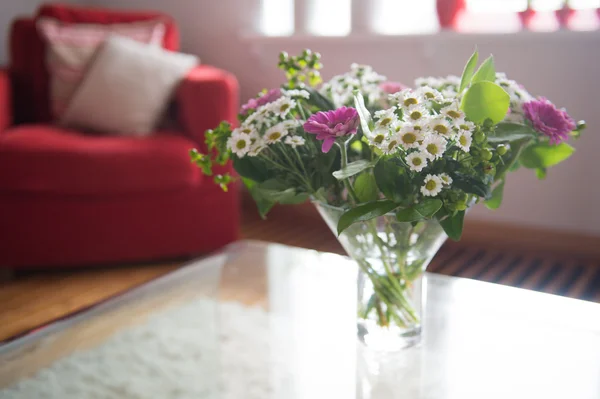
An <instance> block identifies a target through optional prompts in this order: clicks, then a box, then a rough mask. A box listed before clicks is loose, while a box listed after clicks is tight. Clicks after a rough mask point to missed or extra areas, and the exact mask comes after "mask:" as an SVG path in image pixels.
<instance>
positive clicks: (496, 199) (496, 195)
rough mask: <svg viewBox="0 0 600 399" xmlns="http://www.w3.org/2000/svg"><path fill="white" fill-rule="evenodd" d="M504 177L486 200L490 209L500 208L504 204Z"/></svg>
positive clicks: (486, 204)
mask: <svg viewBox="0 0 600 399" xmlns="http://www.w3.org/2000/svg"><path fill="white" fill-rule="evenodd" d="M504 183H505V181H504V179H502V180H501V181H500V183H498V185H497V186H496V187H494V189H493V190H492V195H491V196H490V198H488V199H487V200H486V201H485V206H486V207H487V208H488V209H498V208H500V205H501V204H502V199H503V198H504Z"/></svg>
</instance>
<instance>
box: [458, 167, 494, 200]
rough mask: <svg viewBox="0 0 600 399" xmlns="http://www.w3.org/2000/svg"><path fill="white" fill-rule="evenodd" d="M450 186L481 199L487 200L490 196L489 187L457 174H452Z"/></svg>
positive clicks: (471, 177) (472, 178)
mask: <svg viewBox="0 0 600 399" xmlns="http://www.w3.org/2000/svg"><path fill="white" fill-rule="evenodd" d="M452 186H454V187H456V188H459V189H461V190H463V191H464V192H465V193H469V194H475V195H477V196H479V197H483V198H487V197H488V196H489V194H490V187H489V186H488V185H487V184H485V183H484V182H482V181H481V180H479V179H477V178H475V177H473V176H469V175H465V174H462V173H459V172H454V173H453V174H452Z"/></svg>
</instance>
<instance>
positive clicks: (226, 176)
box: [213, 173, 232, 192]
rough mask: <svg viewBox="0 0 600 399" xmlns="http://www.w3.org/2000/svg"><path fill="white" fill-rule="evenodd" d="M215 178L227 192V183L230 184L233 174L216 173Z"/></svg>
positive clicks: (216, 182)
mask: <svg viewBox="0 0 600 399" xmlns="http://www.w3.org/2000/svg"><path fill="white" fill-rule="evenodd" d="M213 180H214V182H215V184H217V185H218V186H219V187H221V190H223V191H225V192H227V185H229V183H231V181H232V178H231V175H230V174H229V173H227V174H224V175H216V176H215V178H214V179H213Z"/></svg>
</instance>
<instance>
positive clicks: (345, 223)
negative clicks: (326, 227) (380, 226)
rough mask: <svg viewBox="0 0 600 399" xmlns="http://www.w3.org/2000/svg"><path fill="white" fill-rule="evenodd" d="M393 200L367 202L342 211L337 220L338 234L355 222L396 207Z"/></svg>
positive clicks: (376, 215) (377, 215)
mask: <svg viewBox="0 0 600 399" xmlns="http://www.w3.org/2000/svg"><path fill="white" fill-rule="evenodd" d="M398 206H399V205H398V204H396V203H395V202H394V201H389V200H381V201H373V202H367V203H366V204H361V205H357V206H356V207H354V208H352V209H350V210H348V211H346V212H344V214H343V215H342V216H341V217H340V220H339V221H338V226H337V231H338V235H339V234H341V233H342V232H343V231H344V230H346V229H347V228H348V227H350V226H351V225H352V224H354V223H356V222H364V221H367V220H371V219H373V218H376V217H379V216H382V215H385V214H386V213H389V212H391V211H393V210H394V209H396V208H398Z"/></svg>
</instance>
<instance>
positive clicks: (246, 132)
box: [242, 128, 252, 134]
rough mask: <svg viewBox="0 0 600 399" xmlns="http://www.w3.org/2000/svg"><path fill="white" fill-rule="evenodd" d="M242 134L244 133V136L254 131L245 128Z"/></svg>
mask: <svg viewBox="0 0 600 399" xmlns="http://www.w3.org/2000/svg"><path fill="white" fill-rule="evenodd" d="M242 133H244V134H250V133H252V129H250V128H245V129H244V130H242Z"/></svg>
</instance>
